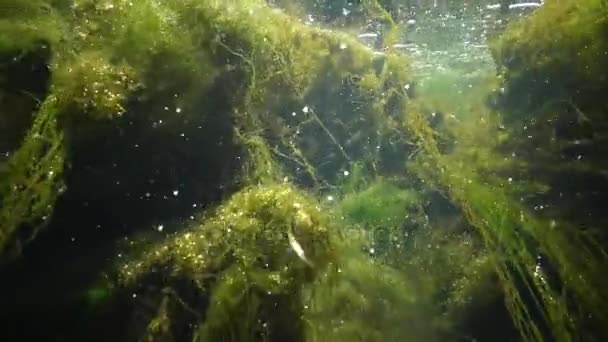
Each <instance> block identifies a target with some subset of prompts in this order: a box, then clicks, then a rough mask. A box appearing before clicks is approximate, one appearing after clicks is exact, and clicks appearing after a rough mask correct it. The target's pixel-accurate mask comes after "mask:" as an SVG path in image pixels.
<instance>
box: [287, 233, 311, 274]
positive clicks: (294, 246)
mask: <svg viewBox="0 0 608 342" xmlns="http://www.w3.org/2000/svg"><path fill="white" fill-rule="evenodd" d="M292 229H293V224H292ZM292 229H289V230H288V231H287V238H288V240H289V246H291V248H292V249H293V250H294V252H296V255H297V256H298V258H300V259H301V260H302V261H304V263H305V264H306V265H308V266H310V267H313V264H312V262H310V260H308V258H306V254H305V253H304V248H302V245H300V243H299V242H298V240H296V237H295V236H294V235H293V232H292Z"/></svg>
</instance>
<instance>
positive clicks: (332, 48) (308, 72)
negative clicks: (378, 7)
mask: <svg viewBox="0 0 608 342" xmlns="http://www.w3.org/2000/svg"><path fill="white" fill-rule="evenodd" d="M3 6H7V7H9V8H11V9H12V10H11V11H8V12H7V14H6V18H3V20H4V21H6V23H7V25H8V24H11V23H12V22H13V21H20V22H21V21H24V20H25V21H26V22H28V21H32V24H31V25H26V26H25V27H24V28H23V30H25V31H24V32H23V34H27V35H32V36H33V38H32V39H31V41H32V42H34V41H43V42H45V44H48V45H49V48H50V50H51V57H50V60H49V61H48V62H49V65H50V67H51V86H50V93H49V94H48V96H47V98H46V99H41V102H42V104H41V107H42V108H44V107H48V106H50V104H49V105H47V104H46V103H45V102H46V101H56V102H57V105H56V106H55V107H57V108H55V110H54V113H52V114H50V115H51V116H52V117H51V118H49V119H51V120H52V122H53V123H54V125H56V126H58V127H56V128H54V129H56V130H58V131H59V132H63V131H66V132H67V137H66V139H65V140H66V141H68V146H72V147H73V146H77V144H79V143H80V142H81V141H82V139H85V140H87V139H91V137H96V136H98V135H99V134H100V133H98V131H99V132H101V130H100V129H98V128H96V127H105V126H103V125H104V123H103V122H106V121H108V120H113V119H115V118H116V117H120V115H121V114H123V113H125V112H128V111H129V109H130V108H129V107H128V105H127V104H126V101H127V100H128V99H130V98H132V97H133V96H135V95H137V96H139V97H142V96H146V97H159V96H160V95H161V94H162V96H165V97H167V98H169V97H170V96H173V95H174V94H173V93H172V91H179V99H177V101H176V102H177V104H176V107H177V108H180V110H182V109H181V106H182V105H183V106H184V107H185V108H183V110H184V112H187V109H188V108H187V106H188V104H189V103H192V102H193V101H194V100H195V98H196V97H197V96H200V95H199V94H205V93H207V92H208V91H210V88H209V87H210V85H211V84H212V83H214V82H215V84H221V85H222V87H223V89H224V90H223V91H224V92H225V93H226V96H227V97H228V99H229V100H230V101H231V108H228V109H227V110H224V111H223V112H221V113H214V112H211V110H212V109H211V108H212V107H211V106H210V107H211V108H207V109H206V111H207V112H203V113H199V114H198V115H203V116H210V117H213V116H221V115H225V116H230V117H232V118H233V120H234V122H235V127H234V130H235V132H236V134H235V136H236V138H237V143H239V144H241V145H242V146H244V147H245V148H246V149H247V150H248V152H249V153H248V155H249V157H250V158H247V159H248V161H249V162H250V163H254V164H256V163H260V164H261V165H259V167H258V166H252V167H249V168H247V169H248V170H249V172H251V174H250V175H249V176H247V177H245V178H244V179H248V180H249V181H252V182H257V181H260V180H261V178H264V177H266V178H268V177H270V178H271V179H277V178H279V177H280V175H281V171H280V170H279V168H287V169H289V170H290V171H295V172H294V173H295V175H296V177H298V178H303V177H304V178H305V179H303V180H302V181H303V182H307V183H309V184H312V185H314V186H318V187H327V186H329V185H330V183H335V174H333V173H328V172H327V171H326V172H323V171H317V170H316V169H319V167H320V166H321V165H330V166H331V168H332V169H334V168H343V169H347V168H348V167H349V164H350V162H351V160H353V159H354V158H357V159H363V160H365V161H366V163H370V164H372V165H374V167H381V165H378V164H381V163H382V160H381V159H382V157H381V156H380V155H379V152H378V150H377V149H375V148H374V147H375V146H379V145H382V146H386V147H387V148H392V149H393V150H396V149H397V147H398V146H401V145H402V142H403V141H404V140H405V139H404V138H403V134H402V133H400V131H399V129H398V127H399V123H398V122H399V120H400V115H399V113H400V112H402V111H403V109H404V106H405V97H404V96H401V95H403V94H402V93H404V90H403V88H402V83H406V82H407V62H406V61H404V60H402V59H401V58H396V57H394V56H386V57H384V56H381V57H375V56H373V55H372V53H371V51H369V50H367V49H366V48H365V47H363V46H362V45H360V44H359V43H357V42H356V41H355V40H354V39H353V38H352V37H349V36H347V35H344V34H339V33H335V32H329V31H324V30H322V29H317V28H309V27H306V26H304V25H300V24H296V23H295V20H294V19H292V18H291V17H289V16H287V15H285V14H283V13H281V12H280V11H278V10H275V9H271V8H269V7H267V6H266V5H265V3H264V2H262V1H236V2H234V3H224V2H215V1H202V2H201V1H179V2H178V1H169V2H163V3H160V2H157V1H145V0H141V1H120V0H115V1H106V2H102V3H100V2H94V1H87V0H79V1H73V2H57V3H54V2H50V3H47V2H44V1H41V2H39V3H36V5H34V4H32V5H31V6H25V5H18V4H13V2H10V1H9V2H7V3H6V4H5V3H3ZM41 13H51V14H52V16H46V15H41ZM40 20H44V22H45V23H47V22H48V23H49V25H51V26H52V27H53V29H49V30H46V29H45V30H41V29H39V26H37V25H36V24H38V23H39V21H40ZM32 27H33V28H32ZM279 27H287V28H288V29H281V30H279V29H278V28H279ZM15 35H17V33H15V34H14V35H13V34H11V35H8V37H13V36H15ZM18 41H19V42H22V43H23V44H25V42H27V41H30V40H14V41H12V40H7V41H6V42H5V43H3V45H2V46H3V49H6V51H9V52H10V51H17V52H18V51H20V50H25V49H27V48H29V46H25V47H24V46H21V45H19V44H22V43H19V44H17V42H18ZM31 44H33V43H31ZM160 63H164V64H160ZM161 66H162V67H161ZM169 74H171V75H172V77H171V78H170V79H171V80H172V81H171V82H172V83H173V84H171V86H166V85H165V86H164V87H163V88H160V87H161V86H160V85H158V84H157V83H166V82H167V81H166V79H167V77H165V78H164V79H163V77H164V76H168V75H169ZM176 75H177V77H176ZM278 89H280V90H281V92H277V90H278ZM345 93H346V94H345ZM142 94H144V95H142ZM339 94H342V96H338V95H339ZM149 115H150V117H162V118H163V119H164V120H165V122H166V125H164V127H165V129H166V130H170V129H171V126H172V124H171V122H181V121H179V120H181V118H180V117H179V116H178V115H169V114H168V113H165V112H163V109H162V107H161V108H157V109H154V110H151V111H150V114H149ZM192 115H194V114H192ZM360 118H365V120H362V119H360ZM354 119H356V120H354ZM83 128H84V129H83ZM353 132H359V133H358V134H355V136H358V138H357V139H354V138H353V134H352V133H353ZM33 134H34V135H35V134H39V132H34V133H33ZM313 135H314V136H315V137H316V138H315V139H310V138H307V137H311V136H313ZM389 137H390V140H389ZM26 141H29V139H26ZM365 141H367V143H362V142H365ZM400 141H401V142H400ZM256 142H257V143H256ZM30 143H34V142H33V141H32V142H30ZM56 143H57V141H56ZM25 145H27V144H26V143H24V146H25ZM70 149H71V147H70V148H68V150H70ZM329 151H331V152H329ZM328 152H329V153H328ZM21 153H22V154H23V153H28V152H27V150H26V149H24V150H23V151H22V152H21ZM271 155H272V156H274V157H278V158H273V159H276V160H278V161H279V164H281V165H282V167H279V166H278V164H277V163H276V162H274V161H271V159H270V158H269V157H270V156H271ZM61 158H64V159H65V156H61ZM33 159H36V158H34V157H33V156H29V155H28V156H25V157H22V158H20V160H21V162H20V163H23V162H30V160H32V161H31V162H34V161H33ZM66 162H67V163H69V161H66ZM14 163H17V159H15V160H14ZM273 164H277V165H275V166H271V165H273ZM24 168H26V166H21V165H20V166H18V167H16V169H24ZM273 170H274V171H273ZM319 173H321V174H319ZM55 175H56V177H58V179H60V178H61V174H60V172H57V173H56V174H55ZM306 177H307V178H306ZM6 179H8V178H6ZM46 186H50V184H47V185H46ZM18 196H19V197H21V198H27V197H28V196H33V195H27V194H26V193H23V194H19V195H18ZM53 198H54V197H53ZM53 198H48V199H47V200H46V201H45V203H44V206H46V207H49V208H51V207H52V206H53V202H54V201H53ZM27 201H31V199H28V200H27ZM4 203H10V202H7V201H4ZM2 210H3V211H6V212H15V211H14V210H12V208H11V207H10V206H9V205H3V207H2ZM39 216H41V215H39V214H37V213H33V214H31V215H26V216H21V215H16V216H14V217H12V218H11V219H10V220H7V221H5V222H3V227H2V231H3V236H6V238H4V239H3V246H4V245H5V244H6V243H7V241H9V240H11V239H12V238H11V236H13V235H14V233H15V231H16V230H17V229H18V227H19V226H23V225H25V224H26V223H27V222H30V221H33V220H35V219H36V217H39ZM3 248H4V247H3Z"/></svg>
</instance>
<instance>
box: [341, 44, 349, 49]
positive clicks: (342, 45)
mask: <svg viewBox="0 0 608 342" xmlns="http://www.w3.org/2000/svg"><path fill="white" fill-rule="evenodd" d="M347 47H348V45H346V43H340V50H346V48H347Z"/></svg>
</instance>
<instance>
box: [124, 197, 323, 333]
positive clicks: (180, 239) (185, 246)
mask: <svg viewBox="0 0 608 342" xmlns="http://www.w3.org/2000/svg"><path fill="white" fill-rule="evenodd" d="M333 234H334V232H332V231H331V230H330V226H329V223H328V221H327V217H326V216H325V215H323V214H321V211H320V208H319V207H318V205H317V204H316V203H315V201H314V200H313V199H311V198H309V197H307V196H306V195H303V194H302V193H300V192H299V191H297V190H295V189H294V188H292V187H291V186H289V185H268V186H260V187H254V188H248V189H244V190H242V191H240V192H239V193H237V194H235V195H234V196H233V197H231V198H230V199H229V200H228V201H227V202H226V203H225V204H224V205H222V206H221V207H220V208H218V209H217V210H216V212H215V213H214V214H213V215H212V216H211V217H209V218H208V219H206V220H205V221H203V222H202V223H200V225H199V226H195V227H194V228H193V229H191V230H189V231H187V232H182V233H179V234H178V235H176V236H175V237H172V238H170V239H168V240H167V241H164V242H161V243H160V244H158V245H157V246H153V247H151V248H149V249H148V250H147V251H144V252H143V253H141V254H140V255H138V256H134V257H133V258H132V259H131V260H130V261H129V262H127V263H125V264H123V265H122V266H120V267H119V274H118V276H119V278H118V279H119V283H120V284H121V286H124V287H128V288H134V289H137V288H138V286H139V285H138V284H146V282H147V280H149V279H151V278H150V275H151V274H155V273H158V272H161V274H160V276H162V277H161V278H162V282H161V283H160V284H156V286H160V287H161V288H163V287H167V286H169V287H170V286H175V287H176V288H178V285H179V284H180V279H183V278H185V279H188V281H189V282H190V284H191V285H192V286H193V288H192V289H191V290H193V291H197V292H198V293H199V295H205V296H209V307H208V308H207V315H206V319H205V320H204V321H203V322H199V323H200V326H199V329H198V332H197V336H198V338H199V339H200V340H209V338H214V339H215V338H220V337H226V338H227V337H229V336H232V337H233V340H249V339H252V338H254V337H255V336H258V335H257V334H263V335H268V336H273V334H275V335H274V336H276V334H283V333H285V334H296V335H292V337H293V338H296V337H297V336H298V334H299V333H298V332H297V329H298V328H297V326H295V325H296V324H297V323H296V322H297V321H298V318H297V317H298V316H297V315H298V310H299V309H301V308H300V306H301V305H300V304H298V303H300V298H299V291H300V289H301V287H302V286H303V285H305V284H307V283H309V282H310V281H312V280H313V279H314V278H315V275H316V274H317V273H318V272H320V271H322V270H323V269H324V268H325V266H326V265H327V263H328V262H329V261H330V260H331V259H332V253H333V247H332V244H333V242H332V235H333ZM291 239H293V240H292V241H290V240H291ZM294 241H296V242H295V243H297V244H298V246H300V248H302V249H303V251H304V253H305V254H304V255H298V251H297V250H295V249H294V246H295V245H294ZM149 285H150V284H149ZM176 290H177V289H176ZM209 291H210V292H209ZM275 300H279V301H281V302H282V303H283V305H282V307H283V308H284V310H288V311H286V312H285V314H290V315H291V316H290V317H292V322H293V324H294V326H292V327H282V326H281V325H280V324H279V325H277V321H276V320H277V319H278V320H282V319H284V318H282V317H281V315H276V314H272V315H270V312H266V313H264V312H265V310H273V311H274V310H276V308H275V307H274V306H273V305H272V303H273V302H274V301H275ZM292 310H293V311H292ZM293 315H295V316H293ZM262 317H267V320H268V321H264V320H263V319H262ZM273 320H275V321H274V322H273ZM179 323H180V322H175V324H179ZM282 329H287V330H289V329H295V330H294V331H291V332H282ZM275 330H276V331H275Z"/></svg>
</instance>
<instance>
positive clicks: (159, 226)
mask: <svg viewBox="0 0 608 342" xmlns="http://www.w3.org/2000/svg"><path fill="white" fill-rule="evenodd" d="M164 228H165V226H163V225H162V224H159V225H158V227H156V230H158V231H159V232H162V231H163V229H164Z"/></svg>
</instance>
